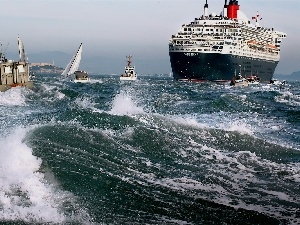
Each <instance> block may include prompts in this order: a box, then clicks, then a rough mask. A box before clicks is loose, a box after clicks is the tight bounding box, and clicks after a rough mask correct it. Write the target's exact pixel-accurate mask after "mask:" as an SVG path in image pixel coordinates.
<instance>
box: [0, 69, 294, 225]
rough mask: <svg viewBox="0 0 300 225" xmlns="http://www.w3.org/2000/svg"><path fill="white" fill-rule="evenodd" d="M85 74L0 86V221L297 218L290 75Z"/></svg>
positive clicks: (249, 220) (288, 221) (280, 220)
mask: <svg viewBox="0 0 300 225" xmlns="http://www.w3.org/2000/svg"><path fill="white" fill-rule="evenodd" d="M91 78H92V81H91V83H89V84H76V83H71V82H64V81H62V80H61V78H60V75H54V74H52V75H51V74H49V75H36V78H35V81H34V82H35V83H34V88H33V89H32V90H29V89H25V88H20V87H18V88H13V89H10V90H8V91H6V92H0V113H1V116H0V127H1V129H0V224H48V225H49V224H103V225H106V224H182V225H188V224H205V225H206V224H222V225H227V224H228V225H232V224H243V225H244V224H255V225H257V224H264V225H272V224H284V225H285V224H295V225H296V224H300V82H288V83H287V85H285V86H283V87H279V86H270V85H267V84H260V85H257V86H250V87H231V86H229V84H216V83H209V82H204V83H193V82H178V81H174V80H173V79H172V77H169V76H163V75H162V76H139V77H138V80H137V81H135V82H130V81H129V82H128V81H122V82H121V81H119V77H118V76H117V75H115V76H113V75H94V76H91Z"/></svg>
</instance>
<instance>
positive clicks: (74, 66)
mask: <svg viewBox="0 0 300 225" xmlns="http://www.w3.org/2000/svg"><path fill="white" fill-rule="evenodd" d="M81 53H82V43H81V44H80V46H79V48H78V50H77V52H76V54H75V55H74V56H73V57H72V59H71V61H70V62H69V64H68V65H67V67H66V68H65V70H64V71H63V72H62V74H61V75H63V76H70V75H71V74H74V72H75V71H77V70H78V68H79V64H80V60H81Z"/></svg>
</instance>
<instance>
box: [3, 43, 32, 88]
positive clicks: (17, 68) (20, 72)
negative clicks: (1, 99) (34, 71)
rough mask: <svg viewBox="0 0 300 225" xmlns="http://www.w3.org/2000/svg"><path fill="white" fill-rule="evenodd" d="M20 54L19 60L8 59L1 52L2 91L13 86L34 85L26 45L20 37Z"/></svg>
mask: <svg viewBox="0 0 300 225" xmlns="http://www.w3.org/2000/svg"><path fill="white" fill-rule="evenodd" d="M18 46H19V56H20V59H19V61H18V62H14V61H13V60H8V59H6V58H5V56H4V55H3V53H2V52H0V91H6V90H8V89H10V88H12V87H17V86H23V87H27V88H32V87H33V82H32V81H30V78H29V63H28V62H27V61H26V55H25V50H24V45H23V42H22V41H21V39H20V38H19V37H18Z"/></svg>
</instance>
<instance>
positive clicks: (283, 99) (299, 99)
mask: <svg viewBox="0 0 300 225" xmlns="http://www.w3.org/2000/svg"><path fill="white" fill-rule="evenodd" d="M275 101H276V102H279V103H284V104H287V105H290V106H300V96H299V95H294V94H293V93H291V92H290V91H284V92H281V95H279V96H276V97H275Z"/></svg>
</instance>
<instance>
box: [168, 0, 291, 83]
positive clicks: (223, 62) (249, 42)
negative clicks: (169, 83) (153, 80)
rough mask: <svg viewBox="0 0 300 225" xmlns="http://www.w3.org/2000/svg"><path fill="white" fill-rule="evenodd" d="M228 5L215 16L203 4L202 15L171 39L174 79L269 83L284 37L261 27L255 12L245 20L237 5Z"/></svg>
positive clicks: (170, 50) (170, 51)
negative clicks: (250, 78) (255, 79)
mask: <svg viewBox="0 0 300 225" xmlns="http://www.w3.org/2000/svg"><path fill="white" fill-rule="evenodd" d="M227 2H228V1H227V0H225V4H224V7H223V10H222V12H221V13H220V14H219V15H217V14H216V13H210V14H209V13H208V3H207V0H206V3H205V5H204V14H203V15H202V16H201V17H200V18H195V20H194V21H193V22H191V23H189V24H183V25H182V26H181V28H180V30H179V31H178V33H177V34H174V35H172V37H171V39H170V40H169V55H170V63H171V68H172V73H173V77H174V79H176V80H189V81H228V80H231V79H232V78H233V77H234V76H235V75H242V76H243V77H247V76H251V75H255V76H259V77H260V80H261V81H270V79H272V77H273V74H274V71H275V68H276V66H277V64H278V62H279V59H280V45H281V41H282V40H283V39H284V38H286V34H285V33H284V32H280V31H276V30H275V29H274V28H266V27H262V26H260V23H259V22H260V21H261V17H260V15H259V14H258V12H257V13H256V15H255V16H253V17H252V18H251V20H250V19H248V18H247V16H246V15H245V14H244V13H243V12H242V11H241V10H240V5H239V3H238V1H236V0H230V1H229V3H227Z"/></svg>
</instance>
